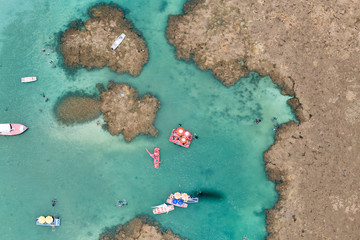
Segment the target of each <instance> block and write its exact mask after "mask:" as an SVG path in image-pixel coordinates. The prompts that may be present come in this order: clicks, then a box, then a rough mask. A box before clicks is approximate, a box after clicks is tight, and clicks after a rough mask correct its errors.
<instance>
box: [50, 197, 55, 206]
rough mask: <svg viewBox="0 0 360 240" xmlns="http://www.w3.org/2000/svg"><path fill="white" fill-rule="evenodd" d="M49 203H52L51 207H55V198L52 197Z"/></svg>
mask: <svg viewBox="0 0 360 240" xmlns="http://www.w3.org/2000/svg"><path fill="white" fill-rule="evenodd" d="M51 205H52V206H53V207H55V205H56V198H54V199H53V200H52V201H51Z"/></svg>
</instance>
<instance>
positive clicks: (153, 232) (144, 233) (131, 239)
mask: <svg viewBox="0 0 360 240" xmlns="http://www.w3.org/2000/svg"><path fill="white" fill-rule="evenodd" d="M135 239H143V240H148V239H151V240H181V239H182V238H180V237H179V236H176V235H175V234H174V233H172V232H171V230H167V231H165V232H163V231H162V230H161V229H160V226H159V225H158V224H156V223H154V222H153V221H152V220H151V219H150V218H149V217H137V218H134V219H132V220H131V221H130V222H128V223H126V224H124V225H119V226H117V227H116V230H115V233H114V232H109V233H104V234H103V235H102V236H100V240H135Z"/></svg>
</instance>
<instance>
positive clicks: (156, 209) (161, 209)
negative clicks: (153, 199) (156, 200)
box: [153, 203, 175, 214]
mask: <svg viewBox="0 0 360 240" xmlns="http://www.w3.org/2000/svg"><path fill="white" fill-rule="evenodd" d="M153 208H154V209H153V213H154V214H161V213H168V212H170V211H172V210H174V209H175V208H174V206H173V205H167V204H165V203H163V204H161V205H159V206H155V207H153Z"/></svg>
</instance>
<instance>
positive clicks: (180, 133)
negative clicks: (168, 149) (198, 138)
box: [169, 127, 192, 148]
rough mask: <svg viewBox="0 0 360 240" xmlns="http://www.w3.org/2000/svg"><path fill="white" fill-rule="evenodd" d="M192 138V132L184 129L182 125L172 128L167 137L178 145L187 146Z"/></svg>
mask: <svg viewBox="0 0 360 240" xmlns="http://www.w3.org/2000/svg"><path fill="white" fill-rule="evenodd" d="M191 140H192V134H191V133H190V132H189V131H186V130H185V129H183V128H182V127H179V128H177V129H173V130H172V132H171V135H170V138H169V141H170V142H173V143H175V144H177V145H179V146H182V147H186V148H189V147H190V143H191Z"/></svg>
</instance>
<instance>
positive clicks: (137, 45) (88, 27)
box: [61, 4, 149, 76]
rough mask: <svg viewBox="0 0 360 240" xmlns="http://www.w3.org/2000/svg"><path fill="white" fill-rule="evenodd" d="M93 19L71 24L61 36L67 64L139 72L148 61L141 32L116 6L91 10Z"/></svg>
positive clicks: (98, 6) (100, 6)
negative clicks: (123, 36)
mask: <svg viewBox="0 0 360 240" xmlns="http://www.w3.org/2000/svg"><path fill="white" fill-rule="evenodd" d="M89 15H90V17H91V18H90V19H89V20H88V21H86V23H85V24H83V22H82V21H80V20H77V21H76V22H73V24H70V26H71V27H72V28H70V29H68V30H67V31H66V32H65V33H64V34H63V36H62V38H61V42H62V43H61V52H62V54H63V55H64V60H65V64H66V66H68V67H78V66H82V67H87V68H88V69H92V68H102V67H104V66H108V67H109V68H110V69H111V70H112V71H116V72H117V73H120V74H122V73H125V72H127V73H129V74H131V75H133V76H137V75H139V74H140V72H141V70H142V67H143V66H144V64H145V63H146V62H147V61H148V58H149V51H148V49H147V48H146V43H145V41H144V40H143V39H142V38H141V37H139V35H141V33H140V32H139V31H138V30H136V29H135V28H134V27H133V25H132V23H131V22H130V21H129V20H127V19H125V17H124V13H123V12H122V11H121V9H120V8H119V7H118V6H117V5H116V4H112V5H111V6H110V5H104V4H99V5H96V6H94V7H91V8H90V9H89ZM122 33H125V34H126V37H125V39H124V40H123V42H122V43H121V44H120V45H119V46H118V47H117V48H116V49H115V50H112V49H111V44H112V43H113V42H114V41H115V40H116V38H117V37H118V36H120V34H122Z"/></svg>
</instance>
